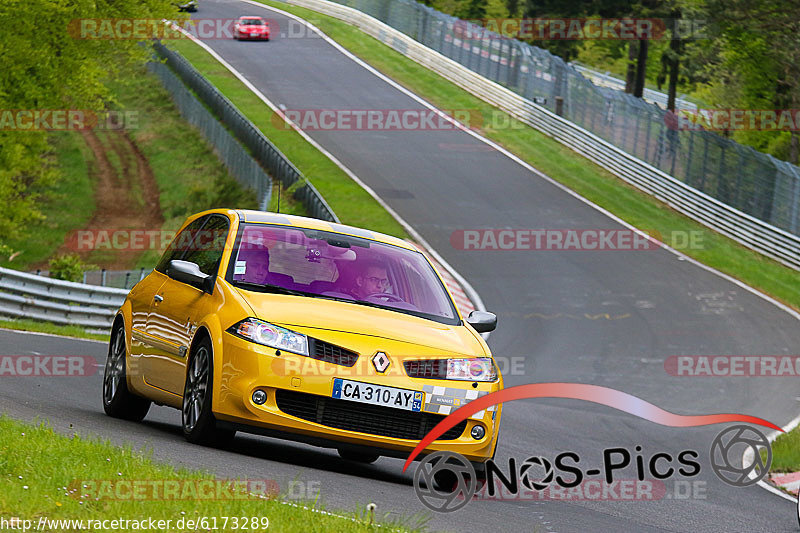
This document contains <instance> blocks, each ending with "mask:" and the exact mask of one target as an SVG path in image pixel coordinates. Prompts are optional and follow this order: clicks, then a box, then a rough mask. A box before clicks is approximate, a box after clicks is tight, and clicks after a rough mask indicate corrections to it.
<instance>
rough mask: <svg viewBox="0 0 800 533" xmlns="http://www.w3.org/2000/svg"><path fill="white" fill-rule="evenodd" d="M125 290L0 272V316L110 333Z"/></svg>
mask: <svg viewBox="0 0 800 533" xmlns="http://www.w3.org/2000/svg"><path fill="white" fill-rule="evenodd" d="M126 294H128V291H127V290H126V289H114V288H111V287H98V286H96V285H84V284H82V283H73V282H71V281H61V280H57V279H51V278H48V277H44V276H37V275H36V274H28V273H25V272H19V271H17V270H11V269H8V268H0V315H3V316H11V317H16V318H28V319H32V320H44V321H47V322H53V323H55V324H71V325H77V326H83V327H87V328H96V329H101V330H106V331H107V330H109V329H110V328H111V325H112V321H113V319H114V313H115V312H116V311H117V309H118V308H119V307H120V306H121V305H122V302H123V301H125V295H126Z"/></svg>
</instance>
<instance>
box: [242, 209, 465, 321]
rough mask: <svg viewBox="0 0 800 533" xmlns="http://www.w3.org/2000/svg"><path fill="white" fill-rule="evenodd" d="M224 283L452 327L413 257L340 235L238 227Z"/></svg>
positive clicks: (437, 292)
mask: <svg viewBox="0 0 800 533" xmlns="http://www.w3.org/2000/svg"><path fill="white" fill-rule="evenodd" d="M232 259H233V260H232V261H231V268H230V269H229V271H228V281H230V282H232V283H233V284H234V285H237V286H239V287H242V288H245V289H249V290H260V289H261V290H265V291H266V290H273V291H274V290H276V289H282V290H278V291H277V292H286V293H289V294H292V293H296V294H302V295H303V296H311V297H320V298H332V299H338V300H341V301H345V302H349V303H353V304H356V305H367V306H372V307H381V308H384V309H389V310H392V311H398V312H402V313H407V314H412V315H415V316H419V317H423V318H428V319H431V320H436V321H437V322H442V323H445V324H453V325H455V324H459V323H460V322H459V319H458V315H457V314H456V311H455V308H454V307H453V303H452V301H451V299H450V297H449V296H448V294H447V292H446V291H445V289H444V286H443V285H442V283H441V281H440V280H439V278H438V276H437V275H436V273H435V272H434V271H433V268H432V267H431V265H430V263H428V261H427V259H425V257H424V256H423V255H422V254H421V253H419V252H417V251H411V250H406V249H404V248H400V247H397V246H392V245H389V244H382V243H379V242H375V241H372V240H369V239H363V238H359V237H351V236H347V235H342V234H340V233H333V232H326V231H319V230H311V229H304V228H295V227H287V226H272V225H268V224H254V223H250V224H243V228H240V236H239V238H238V240H237V244H236V247H235V248H234V250H233V252H232Z"/></svg>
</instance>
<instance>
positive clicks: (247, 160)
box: [147, 62, 272, 211]
mask: <svg viewBox="0 0 800 533" xmlns="http://www.w3.org/2000/svg"><path fill="white" fill-rule="evenodd" d="M147 67H148V68H149V69H150V70H151V71H153V72H154V73H155V74H156V75H157V76H158V77H159V79H160V80H161V83H162V84H163V85H164V88H165V89H167V91H169V93H170V95H172V100H173V102H175V105H176V107H177V108H178V109H179V110H180V112H181V115H183V118H184V119H185V120H186V121H187V122H188V123H189V124H192V125H193V126H195V127H196V128H197V129H198V130H200V131H201V132H202V134H203V136H204V137H205V138H206V140H207V141H208V142H209V143H210V144H211V145H212V146H213V147H214V148H215V149H216V153H217V154H218V155H219V158H220V159H221V160H222V162H223V163H224V164H225V167H226V168H227V169H228V172H230V174H231V175H232V176H233V177H234V178H236V181H238V182H239V183H240V184H241V185H242V186H244V187H246V188H249V189H251V190H253V191H254V192H255V193H256V195H257V197H258V201H259V209H261V210H262V211H263V210H266V209H267V206H268V205H269V199H270V195H271V194H272V180H271V179H270V177H269V176H268V175H267V173H266V172H264V169H263V168H261V166H260V165H259V164H258V162H257V161H256V160H255V159H253V156H251V155H250V154H249V153H247V150H245V148H244V146H242V144H241V143H240V142H239V141H237V140H236V139H235V138H234V137H233V136H232V135H231V134H230V133H229V132H228V130H226V129H225V126H223V125H222V123H221V122H220V121H219V120H217V118H216V117H215V116H214V115H212V114H211V112H210V111H209V110H208V109H206V108H205V107H203V104H202V103H200V101H199V100H198V99H197V98H196V97H195V96H194V95H193V94H192V93H191V91H189V89H187V88H186V86H185V85H184V84H183V82H182V81H181V79H180V78H178V76H176V75H175V74H174V73H173V72H172V70H171V69H170V68H169V67H167V66H166V65H164V64H163V63H156V62H151V63H148V65H147Z"/></svg>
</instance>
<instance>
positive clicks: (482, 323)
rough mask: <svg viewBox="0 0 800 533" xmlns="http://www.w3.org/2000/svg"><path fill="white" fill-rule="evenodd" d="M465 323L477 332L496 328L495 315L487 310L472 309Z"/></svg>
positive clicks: (486, 331) (485, 331)
mask: <svg viewBox="0 0 800 533" xmlns="http://www.w3.org/2000/svg"><path fill="white" fill-rule="evenodd" d="M467 323H468V324H469V325H470V326H472V327H473V328H475V331H477V332H478V333H488V332H489V331H494V330H495V328H497V315H495V314H494V313H489V312H488V311H473V312H471V313H470V314H469V316H468V317H467Z"/></svg>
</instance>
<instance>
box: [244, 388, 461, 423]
mask: <svg viewBox="0 0 800 533" xmlns="http://www.w3.org/2000/svg"><path fill="white" fill-rule="evenodd" d="M266 401H267V393H266V392H264V391H263V390H260V389H259V390H257V391H255V392H254V393H253V403H254V404H256V405H263V404H264V402H266ZM472 431H473V432H474V431H475V430H474V429H473V430H472Z"/></svg>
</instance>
